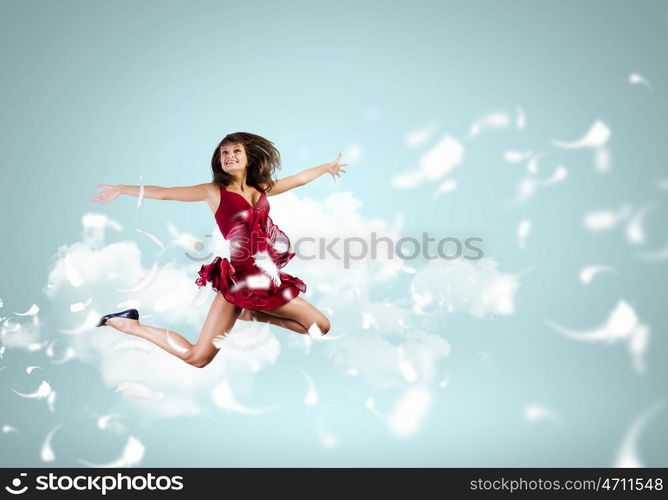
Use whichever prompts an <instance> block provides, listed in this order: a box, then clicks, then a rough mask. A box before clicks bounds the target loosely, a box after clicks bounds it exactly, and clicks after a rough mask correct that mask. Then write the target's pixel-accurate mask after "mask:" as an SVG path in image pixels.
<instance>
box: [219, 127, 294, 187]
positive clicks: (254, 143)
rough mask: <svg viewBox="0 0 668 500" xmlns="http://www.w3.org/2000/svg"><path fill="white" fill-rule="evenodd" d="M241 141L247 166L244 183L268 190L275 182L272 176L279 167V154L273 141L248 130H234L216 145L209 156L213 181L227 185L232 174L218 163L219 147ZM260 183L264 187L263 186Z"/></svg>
mask: <svg viewBox="0 0 668 500" xmlns="http://www.w3.org/2000/svg"><path fill="white" fill-rule="evenodd" d="M236 143H241V144H243V146H244V149H245V150H246V156H247V157H248V167H247V172H246V184H248V185H249V186H253V187H254V188H256V189H258V190H259V191H264V190H265V188H266V190H267V191H268V190H269V189H271V187H272V186H273V185H274V184H275V182H276V181H275V180H274V178H273V176H274V173H275V172H276V170H278V169H280V168H281V154H280V153H279V152H278V149H276V147H275V146H274V143H273V142H271V141H269V140H267V139H265V138H264V137H260V136H259V135H255V134H250V133H248V132H234V133H233V134H227V135H226V136H225V137H224V138H223V140H222V141H220V143H219V144H218V146H216V149H215V150H214V152H213V156H212V157H211V170H212V171H213V182H214V183H215V184H217V185H218V186H228V185H229V184H230V181H231V180H232V176H231V175H230V174H228V173H227V172H225V171H224V170H223V166H222V165H221V163H220V149H221V148H222V147H223V146H224V145H226V144H236ZM262 185H264V186H265V187H264V188H263V187H262Z"/></svg>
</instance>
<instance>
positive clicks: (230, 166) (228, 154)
mask: <svg viewBox="0 0 668 500" xmlns="http://www.w3.org/2000/svg"><path fill="white" fill-rule="evenodd" d="M220 164H221V166H222V167H223V170H224V171H225V172H227V173H228V174H231V173H233V172H239V171H243V170H245V169H246V167H247V166H248V157H247V156H246V149H245V148H244V145H243V144H241V143H240V142H238V143H235V144H224V145H223V146H221V147H220Z"/></svg>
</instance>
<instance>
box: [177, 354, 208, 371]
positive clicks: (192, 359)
mask: <svg viewBox="0 0 668 500" xmlns="http://www.w3.org/2000/svg"><path fill="white" fill-rule="evenodd" d="M213 358H214V356H212V355H209V354H194V355H192V356H188V357H187V358H186V359H185V360H184V361H185V362H186V363H188V364H189V365H191V366H194V367H195V368H204V367H205V366H206V365H208V364H209V363H211V361H212V360H213Z"/></svg>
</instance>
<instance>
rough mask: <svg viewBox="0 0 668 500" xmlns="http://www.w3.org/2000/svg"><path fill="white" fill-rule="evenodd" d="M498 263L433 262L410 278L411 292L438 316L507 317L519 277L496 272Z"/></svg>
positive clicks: (474, 261)
mask: <svg viewBox="0 0 668 500" xmlns="http://www.w3.org/2000/svg"><path fill="white" fill-rule="evenodd" d="M497 267H498V262H496V261H495V260H494V259H492V258H489V257H485V258H482V259H480V260H466V259H454V260H445V259H436V260H432V261H430V262H429V263H428V264H427V265H426V266H424V267H423V268H422V269H421V270H420V271H418V273H417V274H416V275H415V276H414V277H413V281H412V283H411V292H412V294H413V295H414V298H415V294H419V296H424V295H427V296H429V297H431V300H429V301H427V303H426V304H425V305H426V309H427V311H428V312H431V313H434V314H437V315H442V314H446V313H452V312H464V313H468V314H471V315H472V316H485V315H489V314H501V315H508V314H513V313H514V312H515V294H516V292H517V289H518V288H519V278H518V276H517V275H514V274H512V273H503V272H500V271H498V270H497Z"/></svg>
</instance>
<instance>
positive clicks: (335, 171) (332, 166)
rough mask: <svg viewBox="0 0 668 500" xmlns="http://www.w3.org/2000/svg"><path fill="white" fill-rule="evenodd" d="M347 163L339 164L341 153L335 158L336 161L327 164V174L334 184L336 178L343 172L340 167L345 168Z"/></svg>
mask: <svg viewBox="0 0 668 500" xmlns="http://www.w3.org/2000/svg"><path fill="white" fill-rule="evenodd" d="M347 165H348V164H347V163H341V153H339V155H338V156H337V157H336V160H334V161H330V162H329V163H328V164H327V172H329V173H330V174H331V175H332V179H334V182H336V178H337V177H341V174H340V172H345V170H343V169H342V168H341V167H345V166H347Z"/></svg>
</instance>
